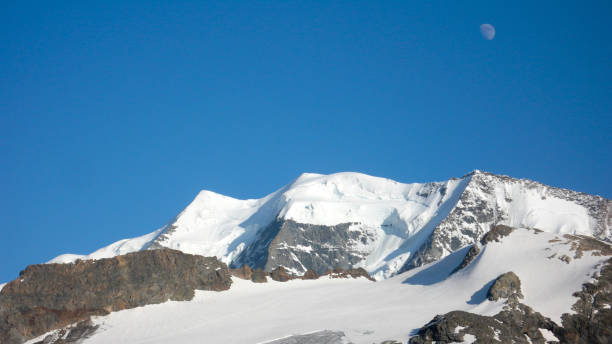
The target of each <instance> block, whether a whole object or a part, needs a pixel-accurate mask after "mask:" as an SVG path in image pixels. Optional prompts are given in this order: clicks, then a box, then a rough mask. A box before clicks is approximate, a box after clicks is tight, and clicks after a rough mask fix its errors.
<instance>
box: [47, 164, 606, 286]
mask: <svg viewBox="0 0 612 344" xmlns="http://www.w3.org/2000/svg"><path fill="white" fill-rule="evenodd" d="M559 190H560V191H559ZM602 200H603V201H602ZM606 201H607V200H605V199H602V198H601V197H599V198H597V196H589V195H584V194H579V193H575V192H572V191H569V190H562V189H556V188H552V187H548V186H544V185H542V184H539V183H535V182H531V181H525V180H516V179H512V178H509V177H504V176H495V175H491V174H487V173H482V172H480V171H475V172H473V173H470V174H468V175H466V176H464V177H463V178H460V179H458V178H453V179H450V180H448V181H445V182H435V183H425V184H418V183H415V184H403V183H398V182H395V181H392V180H389V179H384V178H378V177H372V176H368V175H364V174H360V173H349V172H345V173H336V174H331V175H320V174H303V175H301V176H300V177H299V178H297V179H296V180H295V181H294V182H292V183H290V184H288V185H287V186H285V187H283V188H281V189H280V190H278V191H276V192H274V193H272V194H270V195H268V196H266V197H264V198H261V199H249V200H238V199H234V198H231V197H227V196H223V195H220V194H217V193H214V192H211V191H202V192H200V193H199V194H198V195H197V197H196V198H195V199H194V200H193V202H191V204H189V205H188V206H187V208H185V210H183V211H182V212H181V213H180V214H179V215H178V216H177V217H176V218H175V219H173V220H172V221H171V222H170V223H168V224H167V225H166V226H164V227H163V228H161V229H159V230H157V231H155V232H152V233H150V234H147V235H144V236H141V237H138V238H134V239H125V240H121V241H118V242H116V243H114V244H111V245H109V246H107V247H104V248H102V249H100V250H98V251H96V252H94V253H92V254H90V255H87V256H81V255H62V256H59V257H57V258H55V259H53V260H51V261H50V262H51V263H66V262H71V261H74V260H76V259H98V258H104V257H110V256H114V255H118V254H125V253H128V252H132V251H137V250H142V249H147V248H159V247H168V248H173V249H177V250H181V251H183V252H186V253H192V254H200V255H205V256H217V257H218V258H219V259H221V260H222V261H224V262H226V263H231V262H233V261H235V259H237V257H239V256H240V254H241V253H243V252H244V251H245V250H246V249H248V248H249V247H250V246H258V245H259V246H260V247H263V248H262V252H264V253H265V252H266V250H265V248H266V246H265V245H269V242H268V243H267V244H266V243H259V242H257V240H262V239H261V235H260V234H261V233H262V231H264V230H265V229H266V228H267V226H269V225H270V224H271V223H273V222H274V221H275V220H277V219H281V220H292V221H295V222H296V223H299V224H311V225H322V226H335V225H339V224H347V223H350V224H351V225H350V226H348V228H347V231H353V232H359V233H360V234H362V235H360V236H359V239H355V240H347V241H346V242H345V243H343V244H342V245H344V247H336V248H335V249H339V250H341V251H342V250H345V251H347V252H349V251H350V252H351V253H352V254H354V256H356V257H360V258H359V259H360V260H359V261H358V262H357V263H355V264H353V265H354V266H361V267H364V268H365V269H366V270H368V272H370V273H371V274H373V275H374V276H375V277H376V278H377V279H384V278H387V277H389V276H392V275H393V274H395V273H397V272H398V271H401V270H402V269H404V270H405V269H406V268H413V267H418V266H420V265H422V264H426V263H429V262H432V261H435V260H438V259H440V258H443V257H445V256H447V255H449V254H450V253H452V252H455V251H456V250H458V249H460V248H461V247H464V246H466V245H469V244H471V243H473V242H475V241H476V240H478V238H479V237H481V236H482V235H483V234H484V233H486V232H487V231H488V229H489V226H490V225H491V224H499V223H501V224H508V225H512V226H524V227H529V228H532V227H536V228H539V229H542V230H545V231H547V232H551V233H583V234H588V235H598V237H600V238H602V237H603V238H604V239H608V240H610V231H609V228H608V224H607V222H606V220H605V217H606V216H609V215H608V214H607V213H606V214H604V215H601V216H600V215H598V213H597V211H599V210H600V208H601V206H600V203H601V202H604V203H605V202H606ZM598 202H599V203H598ZM607 202H609V201H607ZM604 208H605V207H604ZM602 209H603V208H602ZM602 218H604V220H603V222H602ZM297 230H303V227H299V226H298V229H297ZM355 237H356V236H355ZM268 240H270V239H269V238H268ZM276 244H277V245H278V246H279V247H280V248H281V249H284V250H285V251H287V255H288V256H290V257H296V259H297V257H298V256H300V254H303V253H304V252H308V253H312V250H313V248H312V247H313V246H312V245H309V243H308V242H304V243H301V244H293V245H291V244H289V243H283V242H280V243H279V242H277V243H276ZM283 245H284V246H283ZM342 252H344V251H342ZM314 253H315V254H316V253H319V252H314ZM329 264H332V263H329ZM296 266H299V267H300V269H291V268H290V267H287V268H289V269H290V271H293V272H295V273H302V272H303V270H305V269H306V268H309V266H306V265H304V264H302V262H299V261H298V262H297V263H296Z"/></svg>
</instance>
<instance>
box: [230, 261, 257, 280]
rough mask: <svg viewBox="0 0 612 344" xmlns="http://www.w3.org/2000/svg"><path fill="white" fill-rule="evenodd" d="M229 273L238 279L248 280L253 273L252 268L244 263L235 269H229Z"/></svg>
mask: <svg viewBox="0 0 612 344" xmlns="http://www.w3.org/2000/svg"><path fill="white" fill-rule="evenodd" d="M230 274H231V275H232V276H236V277H238V278H240V279H244V280H250V279H251V277H252V275H253V270H251V268H250V267H249V266H248V265H244V266H242V267H240V268H237V269H230Z"/></svg>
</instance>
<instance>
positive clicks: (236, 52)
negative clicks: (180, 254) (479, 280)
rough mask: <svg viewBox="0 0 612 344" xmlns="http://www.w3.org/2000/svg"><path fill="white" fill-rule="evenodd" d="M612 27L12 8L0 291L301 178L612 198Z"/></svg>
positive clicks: (303, 11)
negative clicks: (463, 182) (207, 203)
mask: <svg viewBox="0 0 612 344" xmlns="http://www.w3.org/2000/svg"><path fill="white" fill-rule="evenodd" d="M611 13H612V5H610V2H608V1H587V2H577V1H535V2H534V1H507V2H495V1H482V2H478V1H470V2H457V1H453V2H451V1H427V2H423V3H416V2H408V1H388V2H387V1H385V2H381V1H376V2H362V1H346V2H335V1H322V2H312V1H305V2H255V1H244V2H240V1H238V2H231V1H228V2H205V1H194V2H182V1H176V2H172V3H170V4H167V3H161V2H160V3H148V2H147V3H145V2H129V1H120V2H113V1H108V2H106V1H105V2H101V3H97V4H96V3H94V4H91V3H89V4H85V3H83V2H69V1H64V2H55V3H53V2H48V1H46V2H39V3H37V2H25V1H17V2H8V1H5V2H2V3H1V4H0V42H1V43H2V46H1V47H0V157H1V158H2V161H3V166H2V168H1V169H0V180H1V189H2V193H1V194H0V195H1V196H0V209H1V215H2V220H3V226H2V229H0V262H2V264H0V282H3V281H8V280H12V279H14V278H16V277H17V274H18V272H19V270H21V269H23V268H24V267H25V266H26V265H28V264H33V263H41V262H44V261H47V260H49V259H51V258H53V257H55V256H57V255H59V254H62V253H67V252H70V253H82V254H86V253H90V252H91V251H93V250H95V249H97V248H99V247H102V246H105V245H107V244H109V243H111V242H113V241H116V240H118V239H122V238H127V237H133V236H138V235H142V234H145V233H148V232H151V231H152V230H154V229H156V228H159V227H161V226H162V225H163V224H164V223H165V222H166V221H168V220H169V219H171V218H172V217H173V216H174V215H176V213H177V212H179V211H180V210H181V209H182V208H184V207H185V206H186V205H187V204H188V203H189V202H190V201H191V199H192V198H193V197H194V196H195V195H196V194H197V192H198V191H199V190H201V189H209V190H213V191H216V192H219V193H223V194H227V195H230V196H233V197H238V198H255V197H262V196H264V195H265V194H267V193H270V192H272V191H274V190H275V189H277V188H279V187H281V186H283V185H284V184H286V183H288V182H290V181H291V180H292V179H294V178H296V177H297V176H298V175H299V174H300V173H302V172H318V173H332V172H338V171H359V172H363V173H367V174H371V175H376V176H382V177H387V178H391V179H395V180H398V181H402V182H423V181H436V180H444V179H448V178H450V177H453V176H461V175H464V174H465V173H467V172H469V171H471V170H473V169H481V170H486V171H491V172H495V173H502V174H508V175H511V176H514V177H521V178H530V179H534V180H538V181H540V182H543V183H546V184H550V185H554V186H559V187H566V188H571V189H575V190H578V191H583V192H587V193H594V194H599V195H602V196H605V197H607V198H612V183H611V182H610V175H612V168H611V167H612V144H611V140H610V132H612V68H611V67H610V61H612V44H611V42H612V41H611V40H610V37H611V36H612V26H611V25H610V23H609V17H610V14H611ZM482 23H491V24H492V25H494V26H495V28H496V31H497V34H496V37H495V38H494V39H493V40H491V41H488V40H485V39H483V38H482V36H481V35H480V32H479V26H480V25H481V24H482Z"/></svg>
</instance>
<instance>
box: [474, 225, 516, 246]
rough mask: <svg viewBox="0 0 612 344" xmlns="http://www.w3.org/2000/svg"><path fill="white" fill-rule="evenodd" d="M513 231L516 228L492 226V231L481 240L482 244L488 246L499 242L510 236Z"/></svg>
mask: <svg viewBox="0 0 612 344" xmlns="http://www.w3.org/2000/svg"><path fill="white" fill-rule="evenodd" d="M513 230H514V228H512V227H508V226H505V225H491V230H489V232H488V233H487V234H485V235H484V236H483V237H482V239H480V243H481V244H483V245H486V244H487V243H490V242H491V241H496V242H499V241H500V240H501V238H503V237H505V236H508V235H510V233H512V231H513Z"/></svg>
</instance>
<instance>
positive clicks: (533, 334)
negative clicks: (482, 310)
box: [409, 304, 557, 344]
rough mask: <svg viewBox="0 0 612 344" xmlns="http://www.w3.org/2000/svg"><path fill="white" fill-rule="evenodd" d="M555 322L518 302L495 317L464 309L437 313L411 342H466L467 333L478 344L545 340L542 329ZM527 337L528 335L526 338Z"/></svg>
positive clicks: (551, 325) (540, 341) (550, 329)
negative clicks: (443, 313) (441, 313)
mask: <svg viewBox="0 0 612 344" xmlns="http://www.w3.org/2000/svg"><path fill="white" fill-rule="evenodd" d="M556 327H557V326H556V324H555V323H554V322H552V321H551V320H550V319H548V318H545V317H544V316H542V315H541V314H540V313H535V312H533V310H532V309H531V308H529V307H527V306H525V305H523V304H517V305H515V306H514V307H513V308H508V309H506V310H504V311H502V312H500V313H498V314H496V315H495V316H493V317H488V316H482V315H478V314H473V313H469V312H463V311H453V312H449V313H446V314H445V315H437V316H436V317H434V318H433V320H432V321H430V322H429V323H428V324H427V325H425V326H424V327H423V328H421V329H420V330H419V331H418V333H417V335H416V336H415V337H412V338H410V341H409V343H411V344H422V343H434V342H437V343H454V342H463V341H464V340H465V339H467V338H466V335H472V336H474V337H476V339H477V342H478V343H496V342H502V343H525V344H527V343H541V344H543V343H545V342H546V341H545V339H544V337H543V335H542V333H541V332H540V329H546V330H549V331H553V332H554V330H555V329H556ZM527 337H528V338H527Z"/></svg>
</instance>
